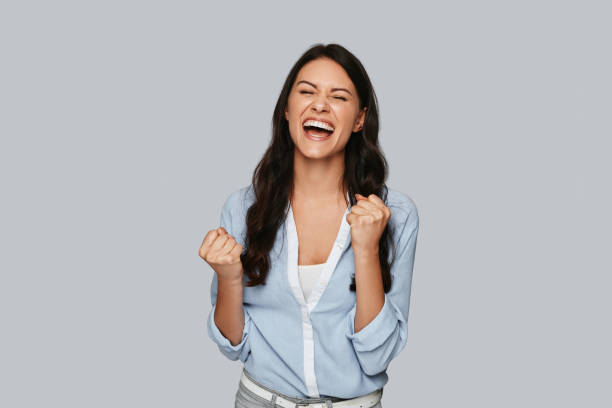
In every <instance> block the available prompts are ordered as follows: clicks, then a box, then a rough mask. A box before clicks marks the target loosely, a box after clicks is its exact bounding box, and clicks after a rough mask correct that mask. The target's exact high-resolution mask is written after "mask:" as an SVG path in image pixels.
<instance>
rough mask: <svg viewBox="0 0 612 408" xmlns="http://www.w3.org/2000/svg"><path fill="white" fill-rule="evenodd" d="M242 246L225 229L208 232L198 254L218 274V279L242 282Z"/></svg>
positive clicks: (220, 228)
mask: <svg viewBox="0 0 612 408" xmlns="http://www.w3.org/2000/svg"><path fill="white" fill-rule="evenodd" d="M241 253H242V245H240V244H239V243H238V242H236V239H235V238H234V237H232V236H231V235H230V234H229V233H228V232H227V231H226V230H225V228H223V227H219V228H217V229H214V230H210V231H208V234H206V236H205V237H204V241H202V246H201V247H200V250H199V252H198V254H199V255H200V257H201V258H202V259H204V260H205V261H206V262H207V263H208V264H209V265H210V267H211V268H213V270H214V271H215V272H216V274H217V278H218V279H224V280H238V281H240V282H242V274H243V271H242V262H241V261H240V254H241Z"/></svg>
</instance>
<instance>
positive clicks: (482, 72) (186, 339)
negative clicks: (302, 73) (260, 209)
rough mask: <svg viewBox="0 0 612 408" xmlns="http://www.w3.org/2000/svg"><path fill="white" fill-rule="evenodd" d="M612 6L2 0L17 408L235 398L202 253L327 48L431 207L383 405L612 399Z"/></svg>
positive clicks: (0, 356)
mask: <svg viewBox="0 0 612 408" xmlns="http://www.w3.org/2000/svg"><path fill="white" fill-rule="evenodd" d="M611 12H612V7H611V6H610V5H609V3H607V4H606V2H603V1H601V2H595V1H573V2H569V1H505V2H487V1H463V2H453V1H443V2H440V1H438V2H431V1H428V2H425V1H423V2H411V3H405V4H402V5H399V4H397V3H394V5H393V6H391V5H385V4H374V3H372V2H355V1H351V2H348V1H347V2H320V1H314V2H313V1H310V2H301V3H289V2H280V1H277V2H266V3H259V2H243V3H235V2H226V3H224V4H223V5H221V4H220V3H218V4H216V5H215V6H211V5H207V4H205V2H186V1H172V2H170V1H166V2H161V1H155V2H146V1H139V2H137V1H125V0H124V1H98V2H77V1H71V2H69V1H55V2H43V1H38V2H35V1H34V2H17V1H4V2H2V5H1V6H0V47H1V48H0V51H1V54H0V58H1V64H0V74H1V75H0V134H1V136H2V139H1V148H0V166H1V172H0V177H1V187H2V200H1V203H2V211H1V220H0V221H1V224H0V225H1V227H0V230H1V240H2V242H1V243H2V256H1V257H0V269H1V281H0V317H1V321H0V323H1V326H0V330H1V337H0V339H1V344H2V347H1V348H0V384H1V385H0V406H2V407H7V408H21V407H43V406H44V407H63V408H68V407H75V408H76V407H79V408H80V407H88V408H94V407H105V408H106V407H129V408H132V407H149V408H153V407H181V408H182V407H185V408H188V407H194V408H195V407H213V406H215V407H230V406H233V403H234V395H235V392H236V390H237V387H238V381H239V375H240V372H241V369H242V364H241V363H240V361H233V362H232V361H230V360H227V359H226V358H225V357H224V356H223V355H222V354H221V353H220V351H219V350H218V349H217V346H216V345H215V344H214V343H213V342H212V340H210V339H209V338H208V336H207V333H206V327H205V322H206V317H207V316H208V313H209V311H210V309H211V304H210V297H209V296H210V292H209V291H210V283H211V279H212V274H213V273H214V272H213V271H212V269H211V268H210V267H208V265H207V264H206V263H205V262H204V261H203V260H202V259H200V258H199V257H198V254H197V251H198V248H199V246H200V244H201V242H202V239H203V238H204V235H205V234H206V232H207V231H209V230H210V229H213V228H216V227H217V226H218V224H219V216H220V210H221V206H222V204H223V202H224V200H225V199H226V197H227V196H228V195H229V194H230V193H231V192H232V191H234V190H236V189H238V188H240V187H243V186H246V185H248V184H249V183H250V180H251V175H252V171H253V169H254V167H255V165H256V164H257V162H258V161H259V159H260V157H261V155H262V154H263V152H264V150H265V148H266V146H267V145H268V142H269V140H270V136H271V118H272V111H273V109H274V104H275V103H276V99H277V97H278V94H279V92H280V89H281V86H282V83H283V81H284V79H285V77H286V75H287V74H288V72H289V69H290V67H291V66H292V64H293V63H294V62H295V61H296V60H297V58H298V57H299V56H300V55H301V54H302V53H303V52H304V51H305V50H306V49H307V48H309V47H310V46H311V45H313V44H315V43H330V42H337V43H339V44H342V45H343V46H345V47H346V48H348V49H349V50H350V51H352V52H353V53H354V54H355V55H356V56H357V57H358V58H360V59H361V61H362V62H363V64H364V65H365V67H366V69H367V71H368V73H369V75H370V76H371V79H372V82H373V85H374V88H375V91H376V92H377V96H378V99H379V102H380V120H381V128H380V141H381V144H382V148H383V151H384V153H385V154H386V157H387V159H388V160H389V164H390V176H389V179H388V185H389V186H390V187H392V188H395V189H397V190H400V191H402V192H404V193H406V194H408V195H409V196H410V197H411V198H412V199H413V200H414V201H415V203H416V205H417V207H418V210H419V215H420V218H421V221H420V229H419V239H418V244H417V252H416V259H415V266H414V275H413V291H412V298H411V309H410V319H409V335H408V336H409V337H408V343H407V345H406V348H404V350H403V351H402V352H401V354H400V355H399V356H398V357H397V358H396V359H395V360H393V361H392V362H391V365H390V366H389V369H388V374H389V377H390V379H389V382H388V384H387V385H386V386H385V391H384V396H383V400H382V402H383V406H384V407H385V408H403V407H419V408H425V407H431V408H437V407H448V406H452V407H469V408H476V407H483V408H484V407H487V408H488V407H498V408H502V407H517V406H520V407H544V406H547V407H581V406H583V407H610V406H612V396H611V394H610V392H609V386H610V384H611V383H612V372H611V368H610V367H612V353H611V350H610V344H612V327H611V320H612V318H611V313H610V312H611V310H612V298H611V296H610V295H609V291H610V288H611V283H612V279H611V272H612V267H611V266H612V262H611V261H610V258H609V256H608V254H606V250H609V249H610V246H611V245H610V244H611V239H610V231H611V229H612V222H611V219H612V217H611V216H610V209H611V208H612V193H611V189H610V185H611V180H610V175H611V174H612V168H611V167H612V166H611V164H610V155H611V143H610V140H611V139H610V138H611V136H612V132H611V130H612V126H611V121H610V117H611V112H612V98H611V95H612V80H611V76H610V73H611V72H612V57H611V53H610V49H611V41H610V39H611V38H612V26H611V25H610V13H611Z"/></svg>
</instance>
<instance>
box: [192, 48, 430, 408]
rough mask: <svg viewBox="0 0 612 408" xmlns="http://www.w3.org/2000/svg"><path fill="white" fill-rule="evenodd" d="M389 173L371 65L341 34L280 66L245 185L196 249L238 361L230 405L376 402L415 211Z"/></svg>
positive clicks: (396, 338) (406, 292)
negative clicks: (266, 135)
mask: <svg viewBox="0 0 612 408" xmlns="http://www.w3.org/2000/svg"><path fill="white" fill-rule="evenodd" d="M386 177H387V163H386V160H385V158H384V156H383V154H382V152H381V150H380V146H379V144H378V108H377V101H376V96H375V93H374V90H373V87H372V84H371V83H370V80H369V78H368V75H367V73H366V71H365V69H364V68H363V66H362V64H361V63H360V62H359V60H358V59H357V58H356V57H355V56H354V55H353V54H351V53H350V52H349V51H348V50H346V49H345V48H344V47H342V46H340V45H337V44H329V45H322V44H317V45H315V46H313V47H312V48H310V49H309V50H307V51H306V52H305V53H304V54H303V55H302V56H301V57H300V59H299V60H298V61H297V62H296V63H295V65H294V66H293V68H292V69H291V71H290V73H289V75H288V76H287V79H286V81H285V84H284V86H283V88H282V90H281V93H280V96H279V98H278V101H277V104H276V108H275V110H274V116H273V135H272V140H271V143H270V146H269V147H268V149H267V150H266V152H265V154H264V156H263V158H262V159H261V161H260V162H259V164H258V165H257V167H256V169H255V171H254V174H253V178H252V182H251V185H248V186H245V187H243V188H240V189H238V190H235V191H234V192H233V193H232V194H230V196H229V197H228V198H227V199H226V201H225V203H224V205H223V209H222V211H221V220H220V224H221V226H220V227H219V228H217V229H215V230H211V231H209V232H208V233H207V234H206V237H205V238H204V241H203V243H202V246H201V248H200V251H199V255H200V256H201V257H202V258H203V259H204V260H205V261H206V262H207V263H208V264H209V265H210V266H211V267H212V268H213V270H214V271H215V274H214V275H213V280H212V285H211V303H212V310H211V312H210V314H209V318H208V323H207V324H208V334H209V336H210V337H211V339H212V340H213V341H214V342H215V343H216V344H217V345H218V347H219V350H220V351H221V352H222V353H223V354H224V355H225V356H226V357H227V358H229V359H230V360H237V359H240V360H241V361H242V362H243V363H244V368H243V372H242V377H241V379H240V382H239V385H238V391H237V393H236V402H235V406H236V407H274V406H282V407H293V406H295V404H296V403H297V404H299V405H300V406H303V405H305V404H308V403H310V404H312V405H310V406H312V407H314V406H317V407H319V406H320V407H352V406H357V407H359V406H361V407H364V408H369V407H382V404H381V402H380V399H381V396H382V391H383V386H384V385H385V384H386V383H387V380H388V377H387V374H386V369H387V367H388V365H389V363H390V361H391V360H392V359H393V358H394V357H396V356H397V355H398V354H399V352H400V351H401V350H402V349H403V348H404V346H405V344H406V340H407V326H406V323H407V319H408V308H409V300H410V288H411V280H412V269H413V264H414V255H415V248H416V240H417V233H418V223H419V219H418V214H417V209H416V206H415V204H414V202H413V201H412V200H411V199H410V197H408V196H407V195H405V194H403V193H401V192H399V191H396V190H393V189H390V188H388V187H387V186H386V185H385V180H386Z"/></svg>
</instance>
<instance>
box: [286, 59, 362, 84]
mask: <svg viewBox="0 0 612 408" xmlns="http://www.w3.org/2000/svg"><path fill="white" fill-rule="evenodd" d="M301 80H304V81H308V82H311V83H313V84H315V85H317V87H323V88H336V87H340V88H347V89H349V90H351V91H354V90H355V87H354V85H353V81H351V78H350V77H349V76H348V74H347V73H346V71H345V70H344V68H342V65H340V64H338V63H337V62H336V61H334V60H332V59H329V58H318V59H315V60H312V61H309V62H308V63H306V64H305V65H304V66H303V67H302V68H301V69H300V71H299V72H298V74H297V77H296V79H295V84H297V83H298V82H299V81H301Z"/></svg>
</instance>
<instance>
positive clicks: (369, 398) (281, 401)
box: [240, 370, 382, 408]
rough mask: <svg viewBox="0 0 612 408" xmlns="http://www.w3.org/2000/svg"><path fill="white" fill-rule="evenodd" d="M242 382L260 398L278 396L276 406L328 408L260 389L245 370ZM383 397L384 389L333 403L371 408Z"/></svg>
mask: <svg viewBox="0 0 612 408" xmlns="http://www.w3.org/2000/svg"><path fill="white" fill-rule="evenodd" d="M240 382H241V383H242V384H243V385H244V386H245V387H246V388H247V389H248V390H249V391H252V392H253V393H254V394H256V395H259V396H260V397H262V398H264V399H266V400H268V401H272V396H273V395H276V400H275V401H274V402H275V404H276V405H279V406H281V407H283V408H300V407H308V408H327V404H326V403H325V402H318V403H311V404H308V405H304V404H297V403H295V402H293V401H291V400H288V399H286V398H283V397H281V396H280V395H278V394H274V393H272V392H270V391H268V390H267V389H265V388H262V387H260V386H259V385H258V384H256V383H255V382H253V381H251V379H250V378H249V377H247V376H246V374H245V373H244V370H243V371H242V375H241V377H240ZM381 397H382V389H379V390H376V391H372V392H371V393H369V394H366V395H362V396H361V397H357V398H352V399H349V400H344V401H338V402H334V403H332V407H333V408H370V407H373V406H374V405H376V404H378V402H379V401H380V399H381Z"/></svg>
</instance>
